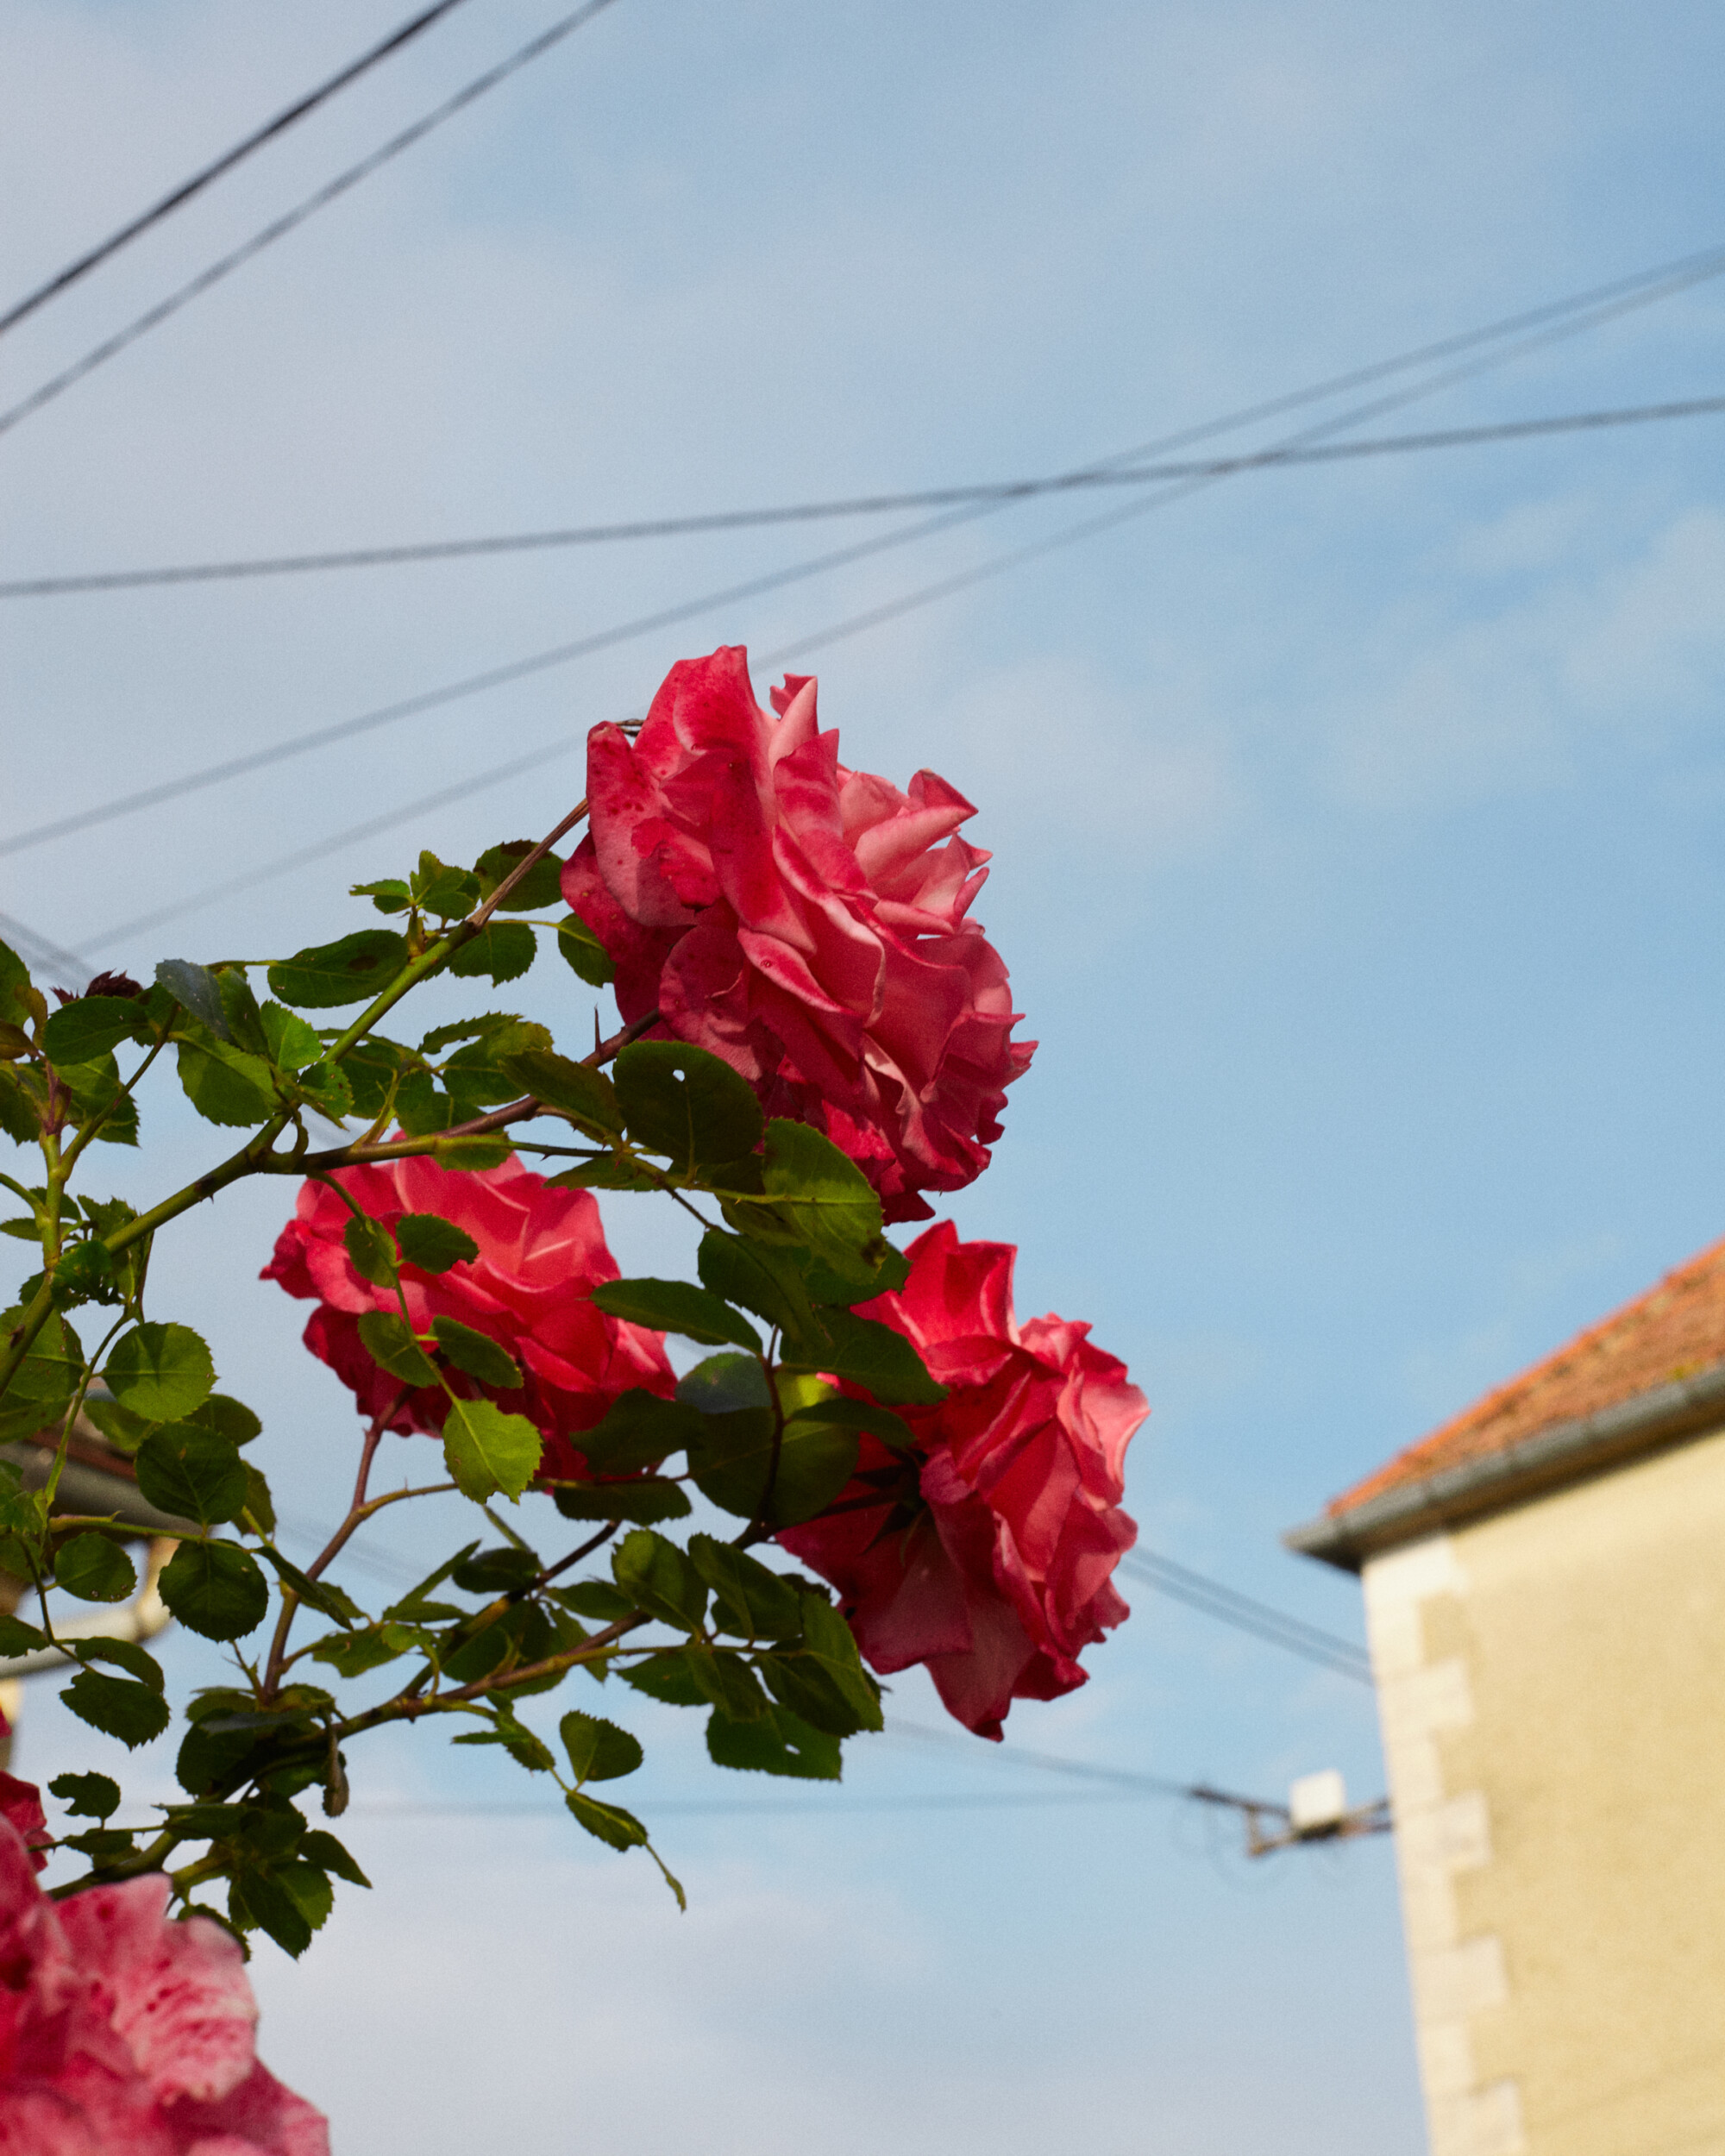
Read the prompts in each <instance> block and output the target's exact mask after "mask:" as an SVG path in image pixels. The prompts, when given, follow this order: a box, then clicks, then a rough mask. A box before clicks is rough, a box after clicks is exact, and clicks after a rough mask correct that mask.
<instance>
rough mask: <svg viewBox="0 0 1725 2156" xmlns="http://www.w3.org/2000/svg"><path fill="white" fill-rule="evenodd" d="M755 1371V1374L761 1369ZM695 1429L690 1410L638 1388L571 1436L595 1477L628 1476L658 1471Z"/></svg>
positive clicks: (696, 1419) (697, 1427)
mask: <svg viewBox="0 0 1725 2156" xmlns="http://www.w3.org/2000/svg"><path fill="white" fill-rule="evenodd" d="M755 1367H756V1370H757V1371H758V1370H759V1369H760V1364H759V1363H756V1366H755ZM699 1434H700V1417H699V1414H698V1413H696V1412H695V1410H694V1409H693V1407H684V1406H683V1405H682V1404H681V1402H679V1401H674V1400H661V1399H660V1398H659V1397H658V1395H656V1394H655V1393H649V1392H644V1391H643V1390H642V1388H640V1387H639V1386H638V1385H637V1386H631V1387H630V1389H629V1390H628V1391H627V1392H626V1393H624V1394H622V1395H619V1397H618V1399H617V1400H615V1401H613V1402H612V1405H611V1407H609V1408H608V1409H607V1410H606V1412H605V1417H604V1419H603V1420H601V1421H599V1422H598V1423H595V1424H594V1426H593V1428H592V1429H591V1430H578V1431H576V1432H574V1433H573V1438H572V1442H573V1443H574V1444H575V1445H578V1446H579V1447H580V1451H581V1454H582V1457H584V1458H585V1459H586V1463H587V1465H588V1466H589V1467H590V1468H592V1469H593V1470H594V1471H595V1472H596V1473H598V1474H600V1475H628V1474H630V1473H632V1472H633V1471H634V1470H635V1469H637V1468H641V1467H657V1466H658V1464H659V1463H660V1462H661V1461H662V1460H665V1459H668V1458H669V1457H670V1456H671V1454H672V1453H674V1452H681V1451H682V1450H683V1448H684V1446H685V1445H687V1444H688V1442H689V1440H690V1438H696V1437H699Z"/></svg>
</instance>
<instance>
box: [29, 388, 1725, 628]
mask: <svg viewBox="0 0 1725 2156" xmlns="http://www.w3.org/2000/svg"><path fill="white" fill-rule="evenodd" d="M1721 412H1725V397H1691V398H1684V399H1682V400H1680V401H1678V402H1676V403H1666V404H1630V405H1618V406H1615V407H1613V408H1611V409H1609V410H1607V411H1576V412H1560V413H1558V414H1555V415H1553V416H1550V417H1544V418H1538V419H1505V420H1497V421H1495V422H1492V423H1489V424H1485V425H1482V426H1477V427H1443V428H1437V429H1431V430H1428V431H1427V432H1426V433H1423V434H1404V435H1388V436H1377V437H1375V438H1371V439H1368V440H1366V441H1364V442H1325V443H1321V444H1317V445H1314V446H1313V447H1310V448H1291V447H1290V448H1269V449H1256V450H1253V451H1251V452H1250V453H1249V454H1245V455H1243V456H1233V457H1207V458H1202V459H1197V460H1194V459H1190V458H1189V459H1187V460H1185V461H1183V462H1177V463H1161V464H1149V465H1143V464H1133V465H1123V466H1118V467H1115V466H1101V465H1088V466H1086V467H1083V468H1082V469H1081V470H1078V471H1076V472H1058V473H1053V474H1052V475H1051V476H1046V477H1043V478H1038V479H986V480H982V481H981V482H979V483H976V484H975V485H970V486H931V487H924V488H921V489H919V490H916V491H913V492H906V493H899V494H856V495H850V496H843V497H840V498H837V499H836V500H832V501H820V502H794V503H790V504H787V505H781V506H778V507H774V508H767V509H725V510H713V511H706V512H704V513H701V514H698V515H694V516H688V517H648V518H642V519H637V520H636V521H635V522H633V523H608V524H575V525H569V526H565V527H563V528H561V529H558V530H549V531H520V532H505V533H501V534H493V535H492V536H487V537H483V538H477V539H430V540H423V541H418V542H413V543H411V544H409V545H405V546H393V547H352V548H347V549H345V550H336V551H326V552H324V553H322V554H286V555H260V556H254V557H251V558H249V559H242V560H240V561H193V562H183V563H178V564H173V565H171V566H169V567H162V568H149V569H98V570H90V571H86V572H85V573H81V574H78V575H71V576H34V577H18V578H15V579H13V580H10V581H5V580H0V599H59V598H64V597H66V596H67V595H69V594H72V593H85V592H133V591H141V590H145V589H148V588H152V587H155V586H172V585H182V584H215V583H231V582H235V581H238V580H242V579H246V578H254V577H275V576H297V575H304V574H306V573H310V572H312V571H322V570H332V569H373V568H389V567H400V566H402V565H404V564H406V563H410V562H420V561H461V560H466V559H470V558H472V557H474V556H476V555H480V556H482V555H510V554H527V553H537V552H542V551H544V550H546V549H549V548H565V547H590V546H603V545H606V544H610V543H614V542H618V541H620V540H631V539H671V538H684V537H688V536H693V535H699V534H703V533H711V532H720V531H741V530H755V529H758V528H761V527H763V526H771V525H777V524H800V523H821V522H831V521H833V520H835V519H838V518H843V517H877V516H881V515H883V514H887V513H888V512H893V513H896V512H898V511H902V510H907V509H942V508H950V507H954V506H957V505H959V504H961V503H985V504H987V505H989V506H990V507H994V506H999V507H1001V508H1005V507H1009V506H1011V505H1013V504H1015V503H1019V502H1026V501H1034V500H1036V499H1038V498H1040V497H1042V496H1044V495H1050V494H1063V493H1073V492H1081V491H1082V490H1084V489H1087V488H1090V487H1098V486H1149V485H1153V484H1157V483H1159V482H1161V481H1164V480H1170V479H1228V478H1232V477H1233V475H1234V474H1235V473H1239V472H1258V471H1271V470H1275V469H1277V468H1278V467H1294V466H1298V465H1307V464H1336V463H1346V462H1351V461H1354V460H1356V459H1359V458H1363V457H1381V456H1394V455H1405V454H1408V453H1409V452H1410V451H1417V450H1426V449H1459V448H1475V447H1477V446H1479V445H1480V444H1482V443H1486V442H1525V441H1530V440H1534V439H1537V438H1538V437H1540V436H1546V435H1559V434H1585V433H1597V432H1600V431H1602V430H1603V429H1609V428H1613V427H1632V426H1645V425H1647V424H1650V423H1655V422H1659V421H1663V420H1673V419H1697V418H1702V417H1710V416H1716V415H1717V414H1719V413H1721Z"/></svg>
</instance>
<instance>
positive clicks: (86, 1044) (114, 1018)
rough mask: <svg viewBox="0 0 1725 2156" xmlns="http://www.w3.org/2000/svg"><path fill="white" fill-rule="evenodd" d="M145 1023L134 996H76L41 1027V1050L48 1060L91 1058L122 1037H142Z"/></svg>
mask: <svg viewBox="0 0 1725 2156" xmlns="http://www.w3.org/2000/svg"><path fill="white" fill-rule="evenodd" d="M148 1023H149V1021H148V1019H147V1017H146V1015H145V1012H144V1006H143V1005H142V1004H141V1002H139V1001H138V1000H137V999H136V998H135V997H134V996H79V997H78V1000H77V1001H76V1002H74V1003H68V1004H66V1005H65V1006H63V1007H62V1008H61V1009H60V1010H58V1011H56V1012H54V1013H53V1017H52V1018H49V1020H48V1022H47V1025H45V1026H44V1027H43V1028H42V1050H43V1052H44V1054H45V1055H46V1056H47V1058H48V1061H49V1062H53V1063H89V1062H95V1061H96V1060H97V1057H99V1056H109V1055H111V1054H112V1053H113V1051H114V1050H116V1048H117V1047H118V1046H119V1045H120V1044H121V1042H122V1041H130V1040H137V1039H139V1038H141V1036H142V1035H143V1034H144V1032H145V1031H146V1030H147V1026H148Z"/></svg>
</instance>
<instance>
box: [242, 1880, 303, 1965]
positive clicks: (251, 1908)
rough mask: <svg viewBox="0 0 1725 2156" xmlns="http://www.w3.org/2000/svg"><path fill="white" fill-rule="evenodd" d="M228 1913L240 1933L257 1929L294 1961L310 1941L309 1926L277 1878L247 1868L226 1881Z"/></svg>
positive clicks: (296, 1902)
mask: <svg viewBox="0 0 1725 2156" xmlns="http://www.w3.org/2000/svg"><path fill="white" fill-rule="evenodd" d="M228 1915H229V1917H230V1918H231V1919H232V1921H233V1922H234V1924H235V1927H236V1928H237V1929H238V1930H240V1931H242V1932H250V1931H259V1932H262V1933H263V1934H265V1935H266V1937H267V1938H270V1939H273V1940H274V1941H275V1943H276V1945H277V1946H279V1947H280V1948H281V1950H282V1952H284V1953H285V1954H291V1955H292V1957H293V1959H295V1960H296V1961H298V1959H299V1957H300V1956H301V1955H302V1954H303V1953H304V1952H305V1950H306V1948H307V1947H308V1946H310V1945H311V1923H310V1921H309V1920H308V1919H307V1917H306V1915H305V1912H304V1910H303V1909H302V1908H300V1906H299V1903H298V1900H297V1899H296V1898H295V1897H294V1896H293V1895H292V1894H290V1893H289V1892H288V1890H287V1888H286V1886H285V1884H284V1883H282V1882H281V1881H279V1880H277V1879H273V1878H271V1877H269V1876H268V1875H267V1873H265V1872H260V1871H250V1872H247V1873H246V1874H244V1875H243V1876H242V1877H235V1878H232V1879H229V1882H228Z"/></svg>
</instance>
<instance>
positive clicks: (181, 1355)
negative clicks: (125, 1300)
mask: <svg viewBox="0 0 1725 2156" xmlns="http://www.w3.org/2000/svg"><path fill="white" fill-rule="evenodd" d="M102 1375H103V1377H104V1378H105V1379H106V1381H107V1385H108V1389H109V1391H110V1393H112V1394H113V1395H114V1397H115V1399H116V1400H117V1401H119V1403H120V1405H121V1406H122V1407H129V1408H130V1410H131V1411H132V1413H134V1414H135V1415H143V1416H145V1417H147V1419H148V1420H150V1421H152V1422H179V1421H181V1420H184V1419H185V1417H186V1416H188V1415H190V1414H191V1413H193V1412H194V1410H195V1409H197V1408H198V1407H202V1406H203V1405H204V1401H206V1400H207V1399H208V1398H209V1397H210V1391H211V1388H213V1387H214V1385H215V1382H216V1369H215V1365H214V1363H212V1362H211V1361H210V1350H209V1349H208V1348H207V1347H206V1346H205V1345H204V1342H203V1341H202V1340H201V1339H200V1338H198V1334H197V1333H195V1332H193V1331H192V1330H191V1326H184V1325H140V1326H134V1327H133V1328H132V1330H131V1331H130V1332H123V1333H122V1334H121V1336H120V1338H118V1339H117V1340H116V1342H115V1343H114V1344H113V1346H112V1347H111V1348H110V1350H109V1351H108V1361H107V1364H106V1367H105V1368H104V1369H103V1373H102Z"/></svg>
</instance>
